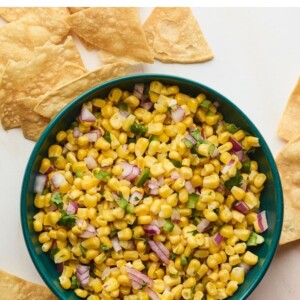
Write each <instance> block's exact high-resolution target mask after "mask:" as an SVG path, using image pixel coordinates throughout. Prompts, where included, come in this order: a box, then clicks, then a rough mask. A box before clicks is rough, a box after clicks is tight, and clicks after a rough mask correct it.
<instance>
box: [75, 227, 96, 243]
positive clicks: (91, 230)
mask: <svg viewBox="0 0 300 300" xmlns="http://www.w3.org/2000/svg"><path fill="white" fill-rule="evenodd" d="M96 235H97V232H96V229H95V227H94V226H93V225H92V224H88V225H87V228H86V230H85V231H83V232H82V233H81V234H79V237H81V238H84V239H88V238H91V237H94V236H96Z"/></svg>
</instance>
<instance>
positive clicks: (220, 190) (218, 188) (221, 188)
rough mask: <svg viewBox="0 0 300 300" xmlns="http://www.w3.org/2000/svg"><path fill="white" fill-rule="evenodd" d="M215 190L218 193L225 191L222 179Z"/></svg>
mask: <svg viewBox="0 0 300 300" xmlns="http://www.w3.org/2000/svg"><path fill="white" fill-rule="evenodd" d="M216 191H217V192H219V193H223V192H224V191H225V185H224V183H223V182H222V181H221V182H220V184H219V186H218V187H217V188H216Z"/></svg>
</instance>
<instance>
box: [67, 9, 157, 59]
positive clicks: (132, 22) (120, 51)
mask: <svg viewBox="0 0 300 300" xmlns="http://www.w3.org/2000/svg"><path fill="white" fill-rule="evenodd" d="M65 20H66V21H67V23H68V24H69V25H70V27H71V29H72V30H73V31H74V32H75V33H76V34H77V35H78V36H79V37H81V38H82V39H84V40H85V41H87V42H88V43H89V44H92V45H94V46H95V47H96V48H97V49H99V50H102V51H105V52H107V53H109V54H110V55H109V56H105V55H104V56H102V58H103V62H104V63H113V62H120V61H121V62H127V63H128V62H130V63H140V62H144V63H153V55H152V53H151V51H150V48H149V46H148V44H147V41H146V38H145V35H144V32H143V30H142V26H141V24H140V20H139V15H138V11H137V9H136V8H130V7H124V8H120V7H119V8H111V7H97V8H95V7H93V8H88V9H85V10H82V11H80V12H78V13H75V14H72V15H70V16H68V17H67V18H66V19H65ZM105 59H107V60H105Z"/></svg>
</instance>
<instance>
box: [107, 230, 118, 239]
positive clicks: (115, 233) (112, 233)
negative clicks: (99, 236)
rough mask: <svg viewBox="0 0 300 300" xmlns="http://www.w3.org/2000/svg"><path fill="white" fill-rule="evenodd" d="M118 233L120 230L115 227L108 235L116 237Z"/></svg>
mask: <svg viewBox="0 0 300 300" xmlns="http://www.w3.org/2000/svg"><path fill="white" fill-rule="evenodd" d="M117 234H118V230H117V229H113V230H112V231H111V232H110V234H109V235H108V236H109V237H110V238H113V237H115V236H116V235H117Z"/></svg>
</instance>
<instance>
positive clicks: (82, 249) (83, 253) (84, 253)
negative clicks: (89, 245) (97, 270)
mask: <svg viewBox="0 0 300 300" xmlns="http://www.w3.org/2000/svg"><path fill="white" fill-rule="evenodd" d="M79 249H80V251H81V253H82V257H83V258H86V250H85V249H84V247H83V246H82V245H81V244H79Z"/></svg>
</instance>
